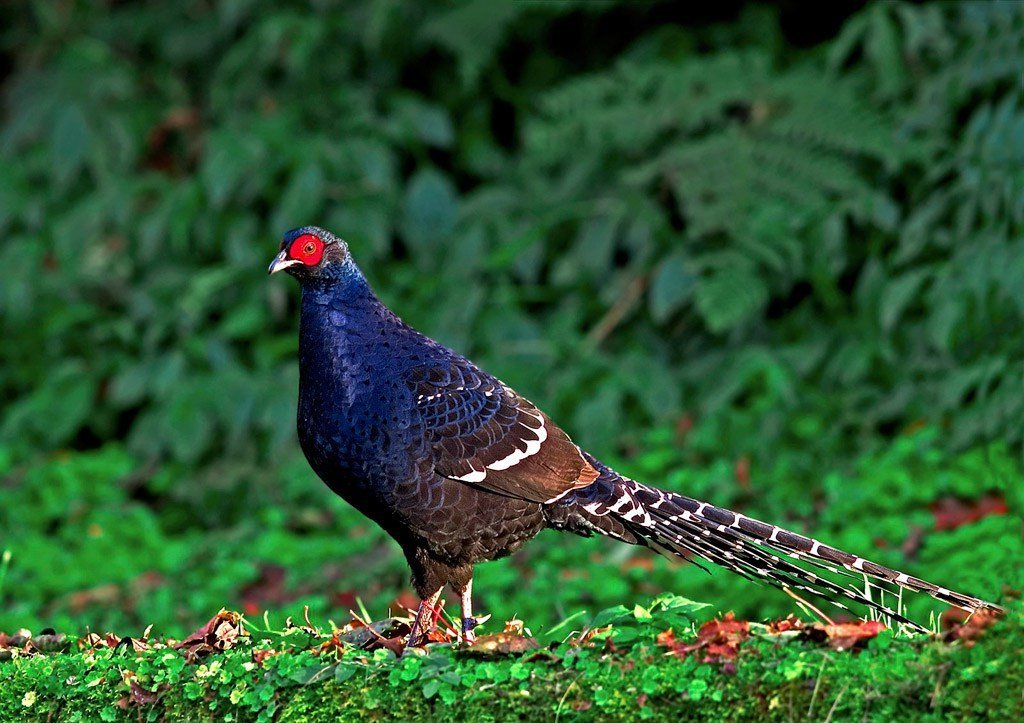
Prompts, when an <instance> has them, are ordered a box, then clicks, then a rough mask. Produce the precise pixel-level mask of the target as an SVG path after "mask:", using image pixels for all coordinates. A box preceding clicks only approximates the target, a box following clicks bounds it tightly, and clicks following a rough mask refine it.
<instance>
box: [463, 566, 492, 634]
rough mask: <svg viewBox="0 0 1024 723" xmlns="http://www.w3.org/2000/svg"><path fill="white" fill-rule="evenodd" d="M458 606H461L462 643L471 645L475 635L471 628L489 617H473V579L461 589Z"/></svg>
mask: <svg viewBox="0 0 1024 723" xmlns="http://www.w3.org/2000/svg"><path fill="white" fill-rule="evenodd" d="M460 604H461V606H462V641H463V642H464V643H469V644H472V643H473V642H474V641H475V640H476V633H474V632H473V628H475V627H476V626H477V625H479V624H480V623H482V622H484V621H485V620H487V618H489V617H490V615H487V616H485V617H483V618H475V617H473V578H470V579H469V582H467V583H466V587H464V588H462V591H461V592H460Z"/></svg>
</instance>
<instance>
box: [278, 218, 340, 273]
mask: <svg viewBox="0 0 1024 723" xmlns="http://www.w3.org/2000/svg"><path fill="white" fill-rule="evenodd" d="M349 262H350V257H349V253H348V244H346V243H345V242H344V241H342V240H341V239H340V238H338V237H337V236H335V235H334V234H333V233H331V232H330V231H327V230H326V229H322V228H320V227H318V226H303V227H302V228H296V229H292V230H291V231H288V232H287V233H285V235H284V238H283V239H281V251H280V253H278V254H277V256H275V257H274V260H273V261H271V262H270V268H269V269H267V273H270V274H276V273H277V272H278V271H287V272H288V273H289V274H291V275H292V276H294V277H295V278H297V279H298V280H299V282H300V283H302V284H305V283H316V282H318V281H319V282H325V281H330V280H332V279H335V278H339V277H341V276H342V275H343V273H344V268H345V267H346V266H347V265H349Z"/></svg>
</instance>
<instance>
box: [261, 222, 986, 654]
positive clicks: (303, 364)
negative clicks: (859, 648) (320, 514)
mask: <svg viewBox="0 0 1024 723" xmlns="http://www.w3.org/2000/svg"><path fill="white" fill-rule="evenodd" d="M282 271H283V272H285V273H287V274H289V275H291V276H293V277H294V278H295V279H297V280H298V282H299V285H300V287H301V302H300V313H299V347H298V357H299V358H298V363H299V389H298V405H297V432H298V439H299V444H300V446H301V448H302V451H303V453H304V455H305V457H306V459H307V461H308V462H309V465H310V467H311V468H312V469H313V471H314V472H315V473H316V474H317V476H319V477H320V479H321V480H323V482H324V483H326V485H327V486H328V487H329V488H330V489H331V490H333V491H334V492H335V493H336V494H338V495H340V496H341V497H342V498H343V499H345V500H346V501H347V502H348V503H349V504H351V505H352V506H353V507H355V508H356V509H357V510H359V511H360V512H361V513H362V514H364V515H365V516H366V517H368V518H370V519H371V520H373V521H374V522H375V523H377V524H378V525H379V526H380V527H381V528H383V529H384V531H385V532H387V533H388V534H389V535H390V536H391V537H392V538H394V540H395V541H396V542H397V543H398V545H399V546H400V547H401V548H402V551H403V552H404V554H405V557H406V560H407V561H408V564H409V567H410V569H411V572H412V585H413V588H414V589H415V591H416V593H417V595H418V596H419V600H420V602H419V605H418V608H417V610H416V613H415V616H414V617H413V620H412V623H411V625H410V630H409V636H408V642H407V646H408V647H413V646H420V645H422V644H424V643H425V641H426V639H427V635H428V633H429V631H430V629H431V627H432V626H433V625H434V624H435V623H436V620H437V617H438V615H439V608H438V601H439V599H440V596H441V594H442V591H443V589H444V588H445V587H449V588H450V589H451V590H452V591H453V592H455V593H456V594H458V596H459V598H460V604H461V634H460V636H459V637H460V639H461V640H462V641H463V642H464V643H472V642H473V641H474V640H475V638H476V633H475V632H474V628H476V627H477V625H478V624H479V623H480V622H481V618H477V617H474V614H473V600H472V595H473V570H474V567H475V566H476V565H477V564H479V563H482V562H486V561H490V560H495V559H498V558H501V557H505V556H507V555H509V554H511V553H512V552H514V551H516V550H517V549H519V548H520V547H521V546H522V545H523V544H524V543H525V542H527V541H528V540H530V539H531V538H532V537H534V536H535V535H537V534H538V533H539V532H540V531H541V530H544V529H546V528H550V529H555V530H561V531H564V532H567V533H574V534H576V535H580V536H584V537H589V536H592V535H603V536H606V537H609V538H613V539H615V540H618V541H620V542H623V543H628V544H632V545H640V546H644V547H648V548H651V549H652V550H654V551H656V552H659V553H662V554H664V555H667V556H670V557H681V558H684V559H686V560H688V561H690V562H693V563H695V564H698V565H700V566H701V567H705V566H704V563H705V562H710V563H713V564H715V565H717V566H719V567H722V568H725V569H726V570H729V571H731V572H733V573H736V574H738V575H741V576H742V577H744V578H747V579H749V580H751V581H760V582H763V583H767V584H769V585H772V586H774V587H777V588H780V589H781V590H783V591H785V592H787V593H789V594H790V595H792V596H793V597H794V598H795V599H796V600H797V602H798V603H799V602H800V601H801V600H803V601H804V602H807V601H806V600H805V599H804V598H803V597H802V595H804V594H810V595H812V596H814V597H815V598H816V599H822V600H825V601H827V602H830V603H832V604H834V605H836V606H838V607H839V608H843V609H849V606H848V603H850V602H853V603H859V604H861V605H863V606H865V607H866V608H867V609H868V610H870V611H873V613H874V614H876V615H881V616H885V617H886V618H887V619H889V620H892V621H896V622H898V623H902V624H905V625H908V626H910V627H911V628H914V629H917V630H923V629H924V628H923V627H922V626H920V625H918V624H917V623H915V622H913V621H912V620H909V619H908V618H906V617H905V616H904V613H903V611H902V610H901V609H898V608H900V606H899V604H898V602H897V603H895V604H896V607H893V606H892V605H890V604H889V603H888V602H887V601H886V598H885V595H884V594H878V593H883V592H893V591H894V590H900V591H902V589H906V590H910V591H915V592H920V593H925V594H927V595H930V596H931V597H933V598H936V599H937V600H939V601H941V602H943V603H946V604H949V605H952V606H956V607H959V608H962V609H964V610H966V611H968V612H970V613H973V612H977V611H981V610H985V611H990V612H994V613H999V612H1001V608H999V606H997V605H995V604H993V603H989V602H986V601H984V600H982V599H980V598H977V597H973V596H970V595H965V594H963V593H959V592H955V591H953V590H951V589H949V588H946V587H942V586H939V585H936V584H934V583H931V582H928V581H926V580H922V579H920V578H917V577H913V576H911V575H908V574H906V573H904V572H900V571H898V570H893V569H890V568H888V567H885V566H883V565H880V564H878V563H875V562H872V561H870V560H868V559H865V558H863V557H860V556H858V555H855V554H852V553H849V552H846V551H843V550H840V549H837V548H835V547H832V546H830V545H827V544H825V543H824V542H821V541H819V540H817V539H814V538H812V537H808V536H806V535H803V534H799V533H797V532H793V531H791V530H787V529H784V528H782V527H779V526H777V525H773V524H770V523H767V522H763V521H761V520H758V519H754V518H752V517H748V516H747V515H744V514H741V513H739V512H734V511H731V510H728V509H725V508H722V507H718V506H716V505H713V504H711V503H710V502H705V501H701V500H697V499H693V498H691V497H687V496H684V495H682V494H677V493H675V492H669V491H666V490H662V489H659V488H657V487H655V486H652V485H649V484H645V483H642V482H638V481H636V480H633V479H630V478H628V477H626V476H624V475H621V474H619V473H618V472H616V471H615V470H613V469H612V468H611V467H609V466H608V465H606V464H604V463H603V462H601V461H600V460H599V459H597V458H596V457H595V456H594V455H592V454H590V453H589V452H587V451H585V450H584V449H582V448H581V447H580V446H578V445H577V444H576V443H575V442H573V441H572V439H571V438H570V437H569V435H568V434H566V433H565V432H564V431H563V430H562V429H561V428H559V427H558V426H557V425H556V424H555V423H554V422H553V421H552V419H551V418H550V417H548V415H547V414H545V413H544V412H543V411H541V410H540V409H539V408H538V407H537V406H536V405H534V404H533V403H532V402H530V401H529V400H528V399H526V398H525V397H524V396H522V395H520V394H518V393H517V392H516V391H514V390H513V389H512V388H511V387H509V386H508V385H507V384H504V383H503V382H502V381H500V380H499V379H497V378H496V377H494V376H492V375H491V374H489V373H487V372H486V371H484V370H483V369H481V368H480V367H478V366H477V365H476V364H474V363H473V362H472V361H470V360H469V359H467V358H466V357H464V356H462V355H461V354H459V353H457V352H456V351H453V350H452V349H449V348H448V347H446V346H444V345H442V344H440V343H438V342H436V341H434V340H433V339H430V338H429V337H427V336H426V335H424V334H422V333H420V332H418V331H416V330H415V329H413V328H412V327H411V326H409V325H408V324H406V323H405V322H404V321H402V320H401V319H400V318H399V317H398V316H397V315H396V314H395V313H394V312H393V311H391V309H389V308H388V307H387V306H385V305H384V304H383V303H382V302H381V301H380V300H379V299H378V297H377V295H376V294H375V293H374V291H373V290H372V289H371V287H370V285H369V283H368V282H367V280H366V277H365V276H364V275H363V273H362V271H361V270H360V269H359V267H358V266H357V265H356V262H355V260H354V259H353V257H352V254H351V253H350V250H349V246H348V244H347V243H346V242H345V241H344V240H343V239H341V238H339V237H338V236H336V235H334V234H333V233H331V232H330V231H328V230H326V229H323V228H320V227H318V226H304V227H301V228H296V229H293V230H291V231H288V232H287V233H285V234H284V237H283V239H282V241H281V244H280V249H279V251H278V253H277V255H276V256H275V258H274V259H273V261H272V263H271V264H270V267H269V269H268V273H270V274H275V273H278V272H282ZM705 569H707V568H706V567H705ZM808 604H809V603H808ZM811 609H812V610H815V611H817V610H818V609H817V608H815V607H813V606H811ZM819 612H820V611H819Z"/></svg>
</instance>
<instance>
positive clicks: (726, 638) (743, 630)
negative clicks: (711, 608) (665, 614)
mask: <svg viewBox="0 0 1024 723" xmlns="http://www.w3.org/2000/svg"><path fill="white" fill-rule="evenodd" d="M748 637H750V623H748V622H747V621H746V620H737V619H736V616H735V615H733V613H731V612H730V613H726V615H725V617H723V618H722V619H720V620H719V619H715V620H709V621H708V622H706V623H704V624H703V625H701V627H700V630H699V631H697V640H696V641H695V642H692V643H684V642H682V641H680V640H677V639H676V637H675V634H674V633H673V631H672V630H671V629H669V630H666V631H664V632H661V633H659V634H658V636H657V638H656V642H657V644H658V645H661V646H663V647H666V648H668V649H669V652H670V653H671V654H672V655H676V656H678V657H680V658H685V657H686V656H687V655H690V654H691V653H695V652H697V651H701V652H702V657H701V662H702V663H719V662H725V661H727V660H734V659H735V658H736V655H737V654H738V653H739V648H740V644H741V643H742V642H743V641H744V640H746V639H747V638H748Z"/></svg>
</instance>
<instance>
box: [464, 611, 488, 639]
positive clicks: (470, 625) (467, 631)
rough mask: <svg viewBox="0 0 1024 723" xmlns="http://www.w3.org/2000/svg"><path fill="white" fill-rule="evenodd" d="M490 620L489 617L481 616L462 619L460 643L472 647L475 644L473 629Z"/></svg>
mask: <svg viewBox="0 0 1024 723" xmlns="http://www.w3.org/2000/svg"><path fill="white" fill-rule="evenodd" d="M490 619H491V616H490V615H482V616H480V617H478V618H477V617H468V618H462V642H464V643H466V644H467V645H472V644H473V643H474V642H476V633H474V632H473V629H474V628H476V627H477V626H479V625H483V624H484V623H486V622H487V621H488V620H490Z"/></svg>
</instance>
